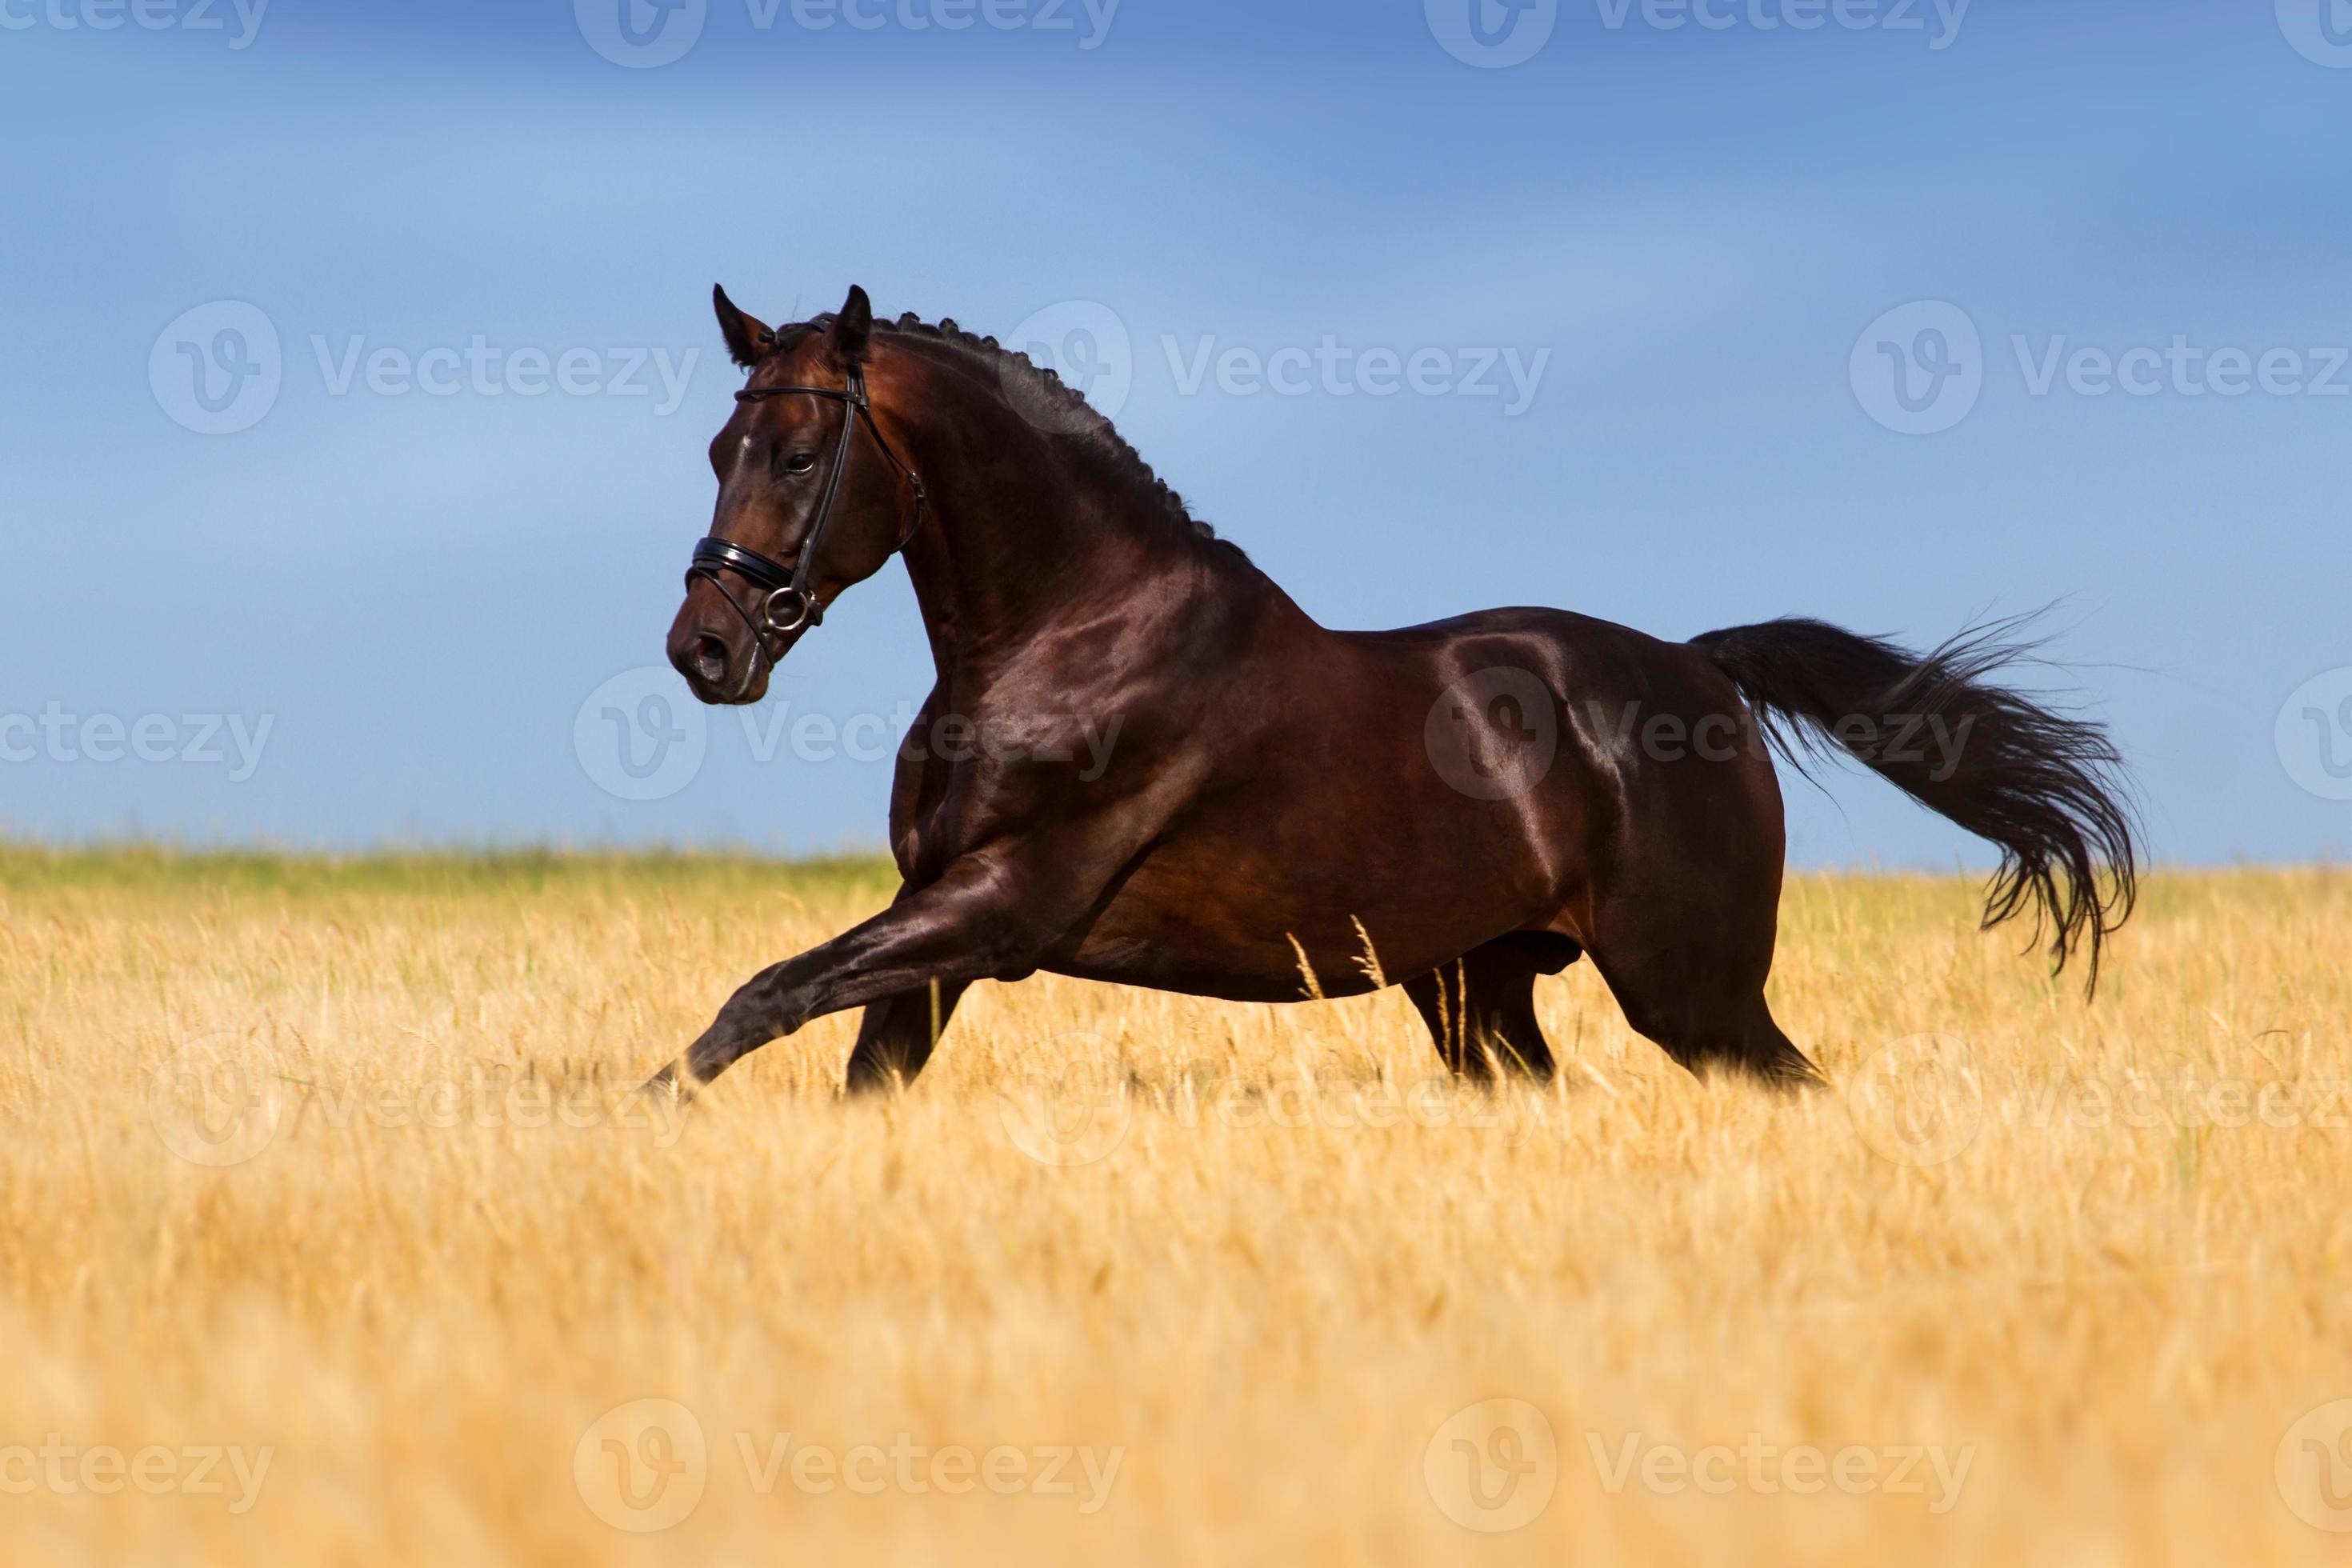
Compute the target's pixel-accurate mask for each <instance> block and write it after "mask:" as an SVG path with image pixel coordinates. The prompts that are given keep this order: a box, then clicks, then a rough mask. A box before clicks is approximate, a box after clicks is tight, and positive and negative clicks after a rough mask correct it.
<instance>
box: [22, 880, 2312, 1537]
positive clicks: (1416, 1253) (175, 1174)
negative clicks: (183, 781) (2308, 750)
mask: <svg viewBox="0 0 2352 1568" xmlns="http://www.w3.org/2000/svg"><path fill="white" fill-rule="evenodd" d="M889 886H890V884H889V882H888V880H887V878H886V875H885V872H884V868H880V867H878V866H868V865H864V864H856V863H837V864H828V865H802V866H792V865H775V864H762V863H758V862H754V861H750V860H740V859H729V858H663V859H655V858H598V857H593V856H582V857H506V858H499V857H489V858H474V859H467V858H409V859H383V860H362V861H352V862H344V863H331V862H325V861H307V860H279V859H273V858H259V857H241V858H190V857H182V856H174V855H166V854H161V853H155V852H143V851H129V850H123V851H107V852H92V853H80V854H74V853H64V852H52V851H40V850H31V849H16V850H8V851H0V979H5V987H0V995H5V1009H6V1011H5V1029H6V1033H7V1037H8V1041H9V1048H8V1049H7V1051H6V1053H5V1058H0V1343H5V1347H6V1357H7V1363H8V1371H7V1374H6V1375H5V1377H0V1560H5V1561H8V1562H24V1563H33V1562H41V1563H81V1562H113V1561H122V1560H126V1559H130V1558H137V1559H139V1560H141V1561H146V1562H158V1563H183V1562H184V1563H204V1562H214V1561H221V1562H226V1561H258V1560H263V1559H265V1558H266V1559H269V1560H283V1561H309V1562H354V1563H373V1562H387V1563H434V1564H436V1565H454V1564H459V1563H499V1562H522V1563H606V1562H610V1563H637V1562H645V1563H652V1562H668V1561H677V1562H691V1563H718V1562H747V1563H748V1562H761V1563H765V1562H832V1561H846V1560H852V1559H853V1558H855V1559H856V1560H877V1561H891V1562H917V1563H920V1562H953V1563H964V1562H989V1561H1011V1562H1080V1561H1086V1562H1092V1561H1108V1562H1119V1563H1160V1562H1169V1563H1178V1562H1201V1563H1226V1562H1233V1561H1240V1560H1269V1561H1296V1562H1313V1561H1330V1562H1369V1563H1422V1562H1438V1563H1458V1562H1474V1563H1475V1562H1487V1561H1493V1562H1498V1563H1499V1562H1530V1563H1532V1562H1548V1563H1549V1562H1579V1563H1609V1562H1628V1563H1631V1562H1642V1563H1648V1562H1674V1561H1692V1562H1698V1561H1705V1562H1725V1561H1742V1562H1782V1561H1786V1562H1792V1563H1793V1562H1802V1563H1822V1562H1858V1561H1917V1562H1950V1563H1981V1562H1985V1561H1992V1560H1998V1561H2004V1562H2010V1563H2065V1564H2082V1563H2146V1562H2206V1561H2212V1560H2220V1559H2227V1560H2231V1561H2240V1562H2252V1561H2265V1562H2298V1561H2312V1562H2319V1561H2326V1560H2329V1559H2331V1558H2340V1557H2341V1555H2342V1553H2343V1552H2344V1551H2345V1550H2347V1542H2346V1541H2345V1539H2344V1538H2343V1537H2342V1536H2341V1535H2339V1534H2337V1533H2336V1531H2341V1530H2344V1529H2347V1528H2352V1438H2347V1436H2346V1434H2347V1432H2352V1404H2338V1403H2336V1402H2339V1401H2347V1400H2352V1297H2348V1296H2347V1291H2352V1217H2347V1198H2352V1174H2347V1171H2348V1170H2352V1158H2347V1157H2352V1098H2347V1096H2346V1095H2345V1094H2344V1093H2343V1089H2344V1085H2345V1084H2346V1082H2347V1079H2352V1061H2347V1054H2346V1049H2345V1037H2346V1024H2347V1017H2352V976H2347V971H2346V966H2345V964H2344V963H2343V956H2344V953H2345V952H2346V948H2347V939H2352V876H2347V875H2344V874H2341V873H2336V872H2329V871H2323V870H2310V871H2301V872H2294V871H2282V872H2257V871H2237V872H2216V873H2175V874H2169V875H2161V876H2158V877H2157V878H2155V879H2152V880H2151V883H2150V885H2149V888H2148V897H2147V901H2146V904H2145V906H2144V908H2143V910H2142V913H2141V915H2140V917H2139V919H2138V920H2137V921H2136V922H2135V923H2134V924H2133V925H2132V926H2131V927H2130V928H2129V929H2128V930H2127V931H2126V934H2125V935H2124V937H2123V938H2122V939H2120V940H2119V941H2118V942H2117V943H2116V947H2115V949H2114V952H2113V955H2112V961H2111V964H2110V967H2109V971H2108V973H2107V976H2106V980H2105V984H2104V985H2103V988H2102V990H2101V993H2100V995H2099V998H2098V1000H2097V1002H2096V1004H2095V1005H2093V1006H2087V1007H2086V1006H2085V1005H2084V1002H2083V1001H2082V999H2081V997H2080V994H2079V993H2078V991H2077V989H2076V988H2075V986H2074V984H2072V983H2067V984H2052V983H2051V982H2050V981H2049V980H2048V979H2047V978H2046V977H2045V976H2044V975H2043V974H2042V972H2041V970H2040V968H2039V967H2038V965H2037V964H2036V963H2033V962H2031V961H2027V960H2021V959H2020V958H2019V957H2018V956H2017V953H2016V947H2017V942H2018V939H2017V937H2016V936H2015V934H2014V933H2011V934H2005V935H1994V936H1989V937H1988V936H1980V935H1979V934H1978V933H1977V932H1976V931H1975V929H1974V922H1973V912H1974V906H1975V890H1974V888H1973V886H1972V885H1971V884H1970V883H1969V882H1968V881H1966V880H1963V879H1959V878H1958V877H1949V878H1928V877H1889V878H1865V877H1859V876H1854V877H1802V878H1796V879H1792V880H1791V883H1790V889H1789V894H1788V898H1787V903H1786V909H1785V915H1784V923H1783V931H1782V943H1781V956H1780V966H1779V970H1778V973H1777V975H1776V977H1775V981H1774V985H1773V1000H1774V1005H1775V1007H1776V1010H1777V1012H1778V1015H1779V1016H1780V1019H1781V1021H1782V1023H1783V1024H1784V1026H1786V1027H1787V1028H1788V1030H1789V1032H1790V1035H1791V1036H1792V1037H1795V1038H1796V1039H1797V1040H1798V1041H1799V1042H1800V1043H1801V1044H1802V1045H1804V1046H1805V1047H1807V1049H1808V1050H1809V1051H1810V1052H1811V1054H1812V1055H1813V1056H1814V1057H1815V1058H1816V1059H1817V1060H1818V1061H1819V1062H1820V1063H1821V1064H1822V1067H1823V1068H1824V1069H1825V1071H1826V1073H1827V1074H1828V1076H1829V1077H1830V1079H1832V1082H1833V1084H1834V1085H1835V1087H1834V1088H1832V1089H1829V1090H1826V1091H1822V1092H1816V1093H1812V1094H1809V1095H1803V1096H1800V1097H1796V1098H1791V1099H1775V1098H1770V1097H1768V1096H1766V1095H1764V1094H1761V1093H1759V1091H1757V1090H1755V1089H1750V1088H1748V1087H1746V1086H1744V1085H1741V1084H1738V1083H1718V1084H1701V1083H1698V1082H1696V1081H1693V1080H1692V1079H1688V1078H1686V1077H1685V1076H1684V1075H1683V1074H1682V1073H1681V1072H1680V1071H1679V1070H1678V1069H1676V1068H1673V1067H1672V1066H1671V1065H1670V1064H1669V1063H1668V1062H1667V1061H1666V1060H1665V1058H1664V1057H1663V1056H1662V1055H1661V1054H1660V1053H1659V1052H1658V1051H1656V1050H1655V1049H1654V1047H1651V1046H1650V1045H1648V1044H1647V1043H1646V1042H1644V1041H1643V1040H1641V1039H1639V1038H1637V1037H1633V1036H1631V1035H1630V1034H1629V1033H1628V1031H1627V1030H1626V1028H1625V1026H1624V1025H1623V1023H1622V1020H1621V1019H1620V1017H1619V1016H1618V1014H1617V1012H1616V1009H1615V1008H1614V1006H1613V1005H1612V1004H1611V1002H1610V1001H1609V998H1608V996H1607V994H1606V992H1605V991H1604V990H1603V988H1602V987H1601V984H1600V983H1599V981H1598V980H1597V978H1596V977H1595V976H1594V974H1593V973H1591V968H1590V966H1589V965H1580V966H1578V967H1577V968H1575V969H1572V970H1570V972H1569V973H1567V974H1565V975H1563V976H1561V977H1560V978H1559V979H1558V980H1552V981H1546V982H1543V983H1542V989H1541V990H1540V992H1539V997H1540V1000H1541V1002H1542V1005H1543V1009H1544V1014H1545V1021H1546V1026H1547V1028H1548V1029H1549V1032H1550V1033H1551V1036H1552V1037H1553V1039H1554V1041H1555V1044H1556V1045H1557V1046H1558V1047H1559V1050H1560V1054H1561V1057H1562V1059H1563V1061H1564V1062H1565V1063H1567V1064H1568V1072H1567V1076H1566V1079H1565V1080H1564V1081H1563V1082H1562V1083H1561V1084H1559V1086H1557V1087H1555V1088H1552V1089H1546V1090H1542V1091H1533V1090H1526V1089H1518V1090H1507V1091H1503V1092H1499V1093H1496V1094H1491V1095H1490V1094H1486V1093H1481V1092H1477V1091H1473V1090H1465V1089H1454V1087H1453V1086H1451V1085H1450V1084H1448V1083H1447V1082H1445V1081H1444V1080H1443V1079H1440V1078H1439V1077H1438V1075H1437V1073H1436V1071H1435V1058H1434V1054H1433V1051H1432V1050H1431V1048H1430V1047H1429V1044H1428V1042H1427V1038H1426V1036H1425V1035H1424V1034H1423V1032H1422V1030H1421V1027H1420V1025H1419V1023H1418V1021H1417V1019H1416V1018H1415V1017H1414V1016H1413V1014H1412V1010H1411V1008H1410V1006H1409V1005H1407V1004H1406V1003H1405V1001H1404V1000H1403V998H1402V995H1401V994H1398V993H1395V992H1390V993H1387V994H1381V995H1376V996H1372V997H1368V998H1362V999H1359V1000H1355V1001H1349V1002H1342V1003H1330V1004H1322V1005H1302V1006H1295V1007H1266V1006H1243V1005H1224V1004H1216V1003H1207V1002H1200V1001H1193V1000H1190V999H1183V998H1177V997H1170V996H1163V995H1159V994H1146V993H1140V992H1131V991H1126V990H1118V989H1112V988H1107V987H1098V986H1090V985H1086V984H1078V983H1075V982H1069V981H1063V980H1057V979H1055V978H1051V977H1039V978H1037V979H1035V980H1033V981H1030V982H1027V983H1024V984H1019V985H1013V986H1003V985H998V986H990V985H983V986H981V987H978V988H976V990H975V991H974V993H973V994H972V995H971V998H970V999H968V1000H967V1002H966V1003H965V1005H964V1007H963V1009H962V1011H961V1013H960V1014H959V1015H958V1016H957V1017H956V1019H955V1022H954V1025H953V1027H952V1028H951V1029H950V1032H949V1033H948V1036H947V1037H946V1042H945V1044H944V1046H943V1047H942V1048H941V1051H940V1057H939V1058H938V1059H937V1061H936V1062H935V1064H934V1066H933V1068H932V1069H931V1071H930V1072H929V1074H928V1075H927V1076H926V1077H924V1078H923V1079H921V1080H920V1081H919V1083H918V1084H917V1085H916V1086H914V1087H913V1088H912V1089H910V1090H909V1091H908V1092H907V1093H906V1094H904V1095H903V1096H902V1097H898V1098H896V1099H895V1100H889V1101H887V1102H877V1103H860V1104H843V1103H840V1102H837V1101H836V1100H835V1097H834V1084H835V1081H836V1079H837V1076H838V1074H839V1071H840V1067H841V1063H842V1061H843V1059H844V1057H845V1052H846V1048H847V1043H848V1041H849V1038H850V1037H851V1035H852V1033H853V1032H854V1019H853V1018H851V1017H842V1018H835V1019H830V1020H827V1021H825V1022H824V1023H821V1024H819V1025H817V1026H813V1027H812V1028H810V1029H809V1030H807V1031H805V1032H804V1033H803V1035H801V1036H799V1037H795V1038H793V1039H792V1040H788V1041H784V1042H782V1043H780V1044H778V1045H776V1046H773V1047H770V1048H769V1049H768V1050H766V1051H765V1052H762V1053H761V1054H760V1055H759V1056H757V1057H755V1058H752V1059H751V1061H750V1062H748V1063H747V1064H745V1066H744V1067H743V1068H739V1069H738V1071H737V1072H736V1073H734V1074H732V1075H730V1077H728V1078H727V1079H724V1080H722V1081H721V1082H720V1083H719V1084H718V1085H717V1086H715V1087H714V1088H713V1089H711V1090H710V1091H709V1093H708V1094H707V1095H706V1096H705V1097H704V1098H703V1100H701V1101H699V1102H698V1104H696V1105H695V1106H694V1108H693V1109H692V1110H691V1111H690V1112H685V1113H678V1112H674V1111H672V1110H670V1109H669V1108H667V1107H663V1106H661V1105H659V1104H650V1105H649V1104H648V1103H647V1102H646V1101H644V1100H641V1099H639V1098H637V1097H635V1096H634V1095H632V1094H631V1092H630V1090H631V1089H633V1088H634V1086H635V1083H636V1082H637V1081H638V1079H640V1078H641V1077H642V1076H643V1075H644V1074H645V1073H646V1071H647V1070H649V1069H650V1068H653V1067H655V1066H656V1065H658V1064H659V1063H660V1062H661V1061H663V1060H665V1059H667V1057H668V1055H669V1054H670V1053H671V1052H672V1051H673V1050H674V1049H675V1048H676V1047H677V1046H678V1045H680V1044H681V1043H682V1042H684V1041H685V1040H686V1039H688V1038H689V1037H691V1036H692V1035H694V1034H695V1033H696V1032H697V1031H698V1029H699V1027H700V1026H702V1024H703V1023H704V1022H706V1021H707V1016H708V1015H709V1012H710V1011H711V1009H713V1008H714V1007H715V1006H716V1005H718V1004H719V1002H720V1001H721V1000H723V999H724V997H725V996H726V994H728V992H729V991H730V989H731V988H732V987H733V986H734V984H737V983H738V982H740V980H742V979H743V978H745V977H747V976H749V975H750V974H751V973H753V972H754V971H756V970H757V969H759V968H760V967H761V966H762V965H764V964H766V963H770V962H772V961H773V960H775V959H776V958H779V957H781V956H783V955H785V954H787V953H789V952H793V951H794V950H796V949H798V948H801V947H803V946H806V945H809V944H811V943H814V942H816V941H818V940H821V939H822V938H824V937H825V936H827V935H829V934H831V933H833V932H834V931H835V930H837V929H839V928H841V927H843V926H845V925H847V924H848V923H850V922H851V921H854V920H856V918H858V917H860V916H861V915H863V914H864V913H866V912H868V911H870V910H873V909H876V908H877V907H879V906H880V904H881V903H882V902H883V901H884V900H886V899H887V894H888V890H889Z"/></svg>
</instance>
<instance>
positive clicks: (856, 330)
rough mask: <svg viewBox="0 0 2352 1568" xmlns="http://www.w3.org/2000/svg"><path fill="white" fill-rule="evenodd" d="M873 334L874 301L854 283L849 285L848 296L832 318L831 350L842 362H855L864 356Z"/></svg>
mask: <svg viewBox="0 0 2352 1568" xmlns="http://www.w3.org/2000/svg"><path fill="white" fill-rule="evenodd" d="M873 335H874V301H873V300H869V299H867V298H866V290H865V289H860V288H859V287H858V286H857V285H856V284H855V283H852V284H851V285H850V286H849V298H848V299H846V300H843V301H842V302H841V309H840V310H838V311H837V312H835V315H834V318H833V352H834V353H837V354H839V355H840V356H841V360H842V363H844V364H856V363H858V362H859V361H861V360H863V359H864V358H865V357H866V342H867V340H868V339H870V338H872V337H873Z"/></svg>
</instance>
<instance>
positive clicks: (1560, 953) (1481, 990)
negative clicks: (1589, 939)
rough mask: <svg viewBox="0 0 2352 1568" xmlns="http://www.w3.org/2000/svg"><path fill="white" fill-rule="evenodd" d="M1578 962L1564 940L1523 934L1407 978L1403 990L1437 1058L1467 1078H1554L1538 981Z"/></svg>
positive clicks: (1532, 933)
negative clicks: (1499, 1073) (1539, 1009)
mask: <svg viewBox="0 0 2352 1568" xmlns="http://www.w3.org/2000/svg"><path fill="white" fill-rule="evenodd" d="M1576 958H1577V949H1576V947H1575V945H1574V944H1573V943H1571V942H1569V941H1568V940H1567V939H1565V938H1562V937H1555V936H1549V935H1544V934H1539V933H1534V932H1522V933H1518V934H1516V935H1513V936H1507V937H1503V938H1500V939H1498V940H1497V941H1495V942H1488V943H1486V945H1485V946H1484V947H1475V948H1473V949H1471V950H1470V951H1469V952H1466V953H1465V954H1463V955H1462V956H1461V957H1460V958H1457V959H1455V960H1454V962H1453V963H1449V964H1446V965H1444V967H1443V968H1440V969H1434V970H1432V971H1431V972H1430V973H1427V974H1423V975H1422V976H1420V977H1419V978H1417V979H1413V980H1408V981H1406V982H1405V983H1404V991H1405V994H1406V995H1408V996H1410V997H1412V1005H1414V1006H1415V1007H1418V1008H1419V1009H1421V1021H1422V1022H1423V1023H1424V1024H1426V1025H1428V1026H1429V1033H1430V1037H1431V1038H1432V1039H1433V1040H1435V1041H1436V1042H1437V1054H1438V1055H1440V1056H1442V1057H1444V1058H1445V1065H1446V1066H1447V1067H1449V1068H1453V1069H1454V1071H1455V1072H1457V1073H1460V1074H1461V1075H1462V1076H1463V1077H1465V1078H1474V1079H1493V1078H1494V1077H1495V1076H1496V1071H1497V1069H1500V1071H1502V1072H1506V1073H1517V1074H1525V1075H1526V1076H1528V1077H1530V1078H1536V1079H1549V1077H1551V1076H1552V1073H1553V1072H1554V1071H1555V1070H1556V1069H1555V1068H1554V1065H1553V1062H1552V1058H1551V1047H1549V1045H1547V1044H1545V1043H1544V1037H1543V1030H1542V1029H1541V1028H1540V1027H1539V1026H1538V1025H1537V1023H1536V1003H1535V986H1536V976H1537V975H1538V974H1557V973H1559V972H1560V971H1561V970H1563V969H1565V968H1567V967H1568V966H1569V965H1570V963H1574V962H1575V961H1576Z"/></svg>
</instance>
